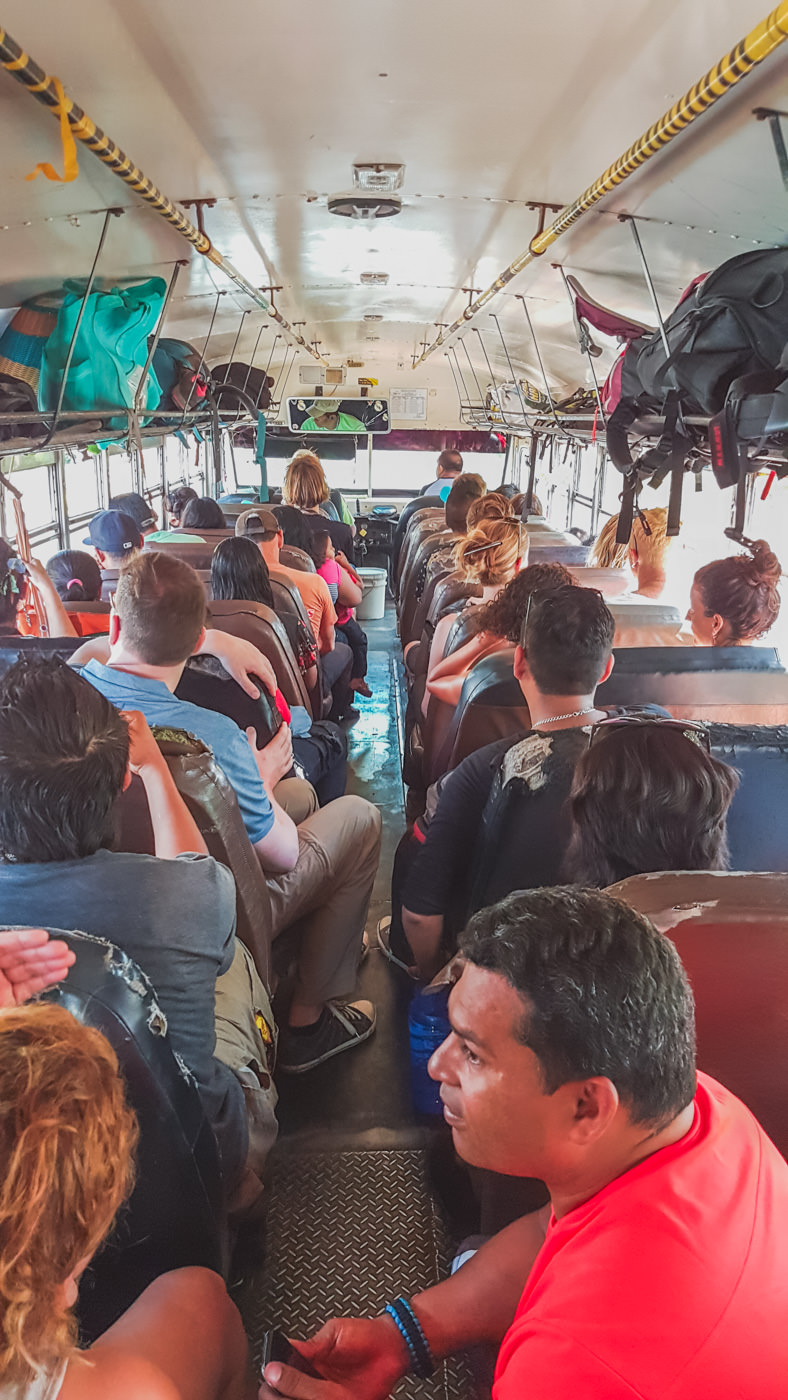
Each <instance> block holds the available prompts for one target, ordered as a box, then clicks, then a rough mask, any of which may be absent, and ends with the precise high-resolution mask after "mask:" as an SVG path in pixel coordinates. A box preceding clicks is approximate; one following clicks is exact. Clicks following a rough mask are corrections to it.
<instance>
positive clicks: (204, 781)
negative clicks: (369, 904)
mask: <svg viewBox="0 0 788 1400" xmlns="http://www.w3.org/2000/svg"><path fill="white" fill-rule="evenodd" d="M153 733H154V736H155V738H156V742H157V743H158V745H159V748H160V749H161V751H162V753H163V754H164V757H165V759H166V760H167V766H168V768H169V770H170V772H171V773H172V776H173V779H174V781H175V786H176V787H177V789H178V791H179V792H180V794H181V796H182V797H183V799H184V801H185V803H186V806H187V807H188V808H189V811H190V812H191V814H192V816H193V817H194V819H195V821H196V823H197V825H198V827H199V829H200V832H201V834H202V836H203V838H204V840H205V844H206V846H207V847H208V850H209V852H210V854H211V855H212V856H213V857H214V858H215V859H216V860H218V861H220V862H221V864H222V865H226V866H227V867H228V869H229V870H230V871H232V874H233V878H234V879H235V890H236V915H237V926H236V933H237V935H238V937H239V938H240V940H241V942H242V943H245V944H246V947H247V948H248V949H249V952H250V953H251V955H252V957H253V959H254V963H255V966H256V968H257V971H258V972H259V974H260V977H261V978H262V980H263V982H264V983H265V985H266V986H267V987H270V985H271V917H270V906H269V900H268V890H267V887H266V883H265V876H264V874H263V871H262V869H261V867H260V862H259V860H258V859H257V855H256V853H255V850H254V848H253V846H252V843H251V841H250V840H249V837H248V835H247V832H246V827H245V826H244V824H243V818H242V816H241V813H240V810H239V807H238V803H237V801H236V797H235V793H234V792H233V789H232V787H231V786H230V784H229V782H228V781H227V779H226V777H225V776H224V773H223V772H222V770H221V768H219V766H218V764H217V763H216V762H215V761H214V757H213V754H212V753H211V750H210V749H209V748H207V747H206V745H205V744H203V743H201V742H200V740H199V739H195V738H194V736H193V735H191V734H187V733H186V731H185V730H183V729H170V728H167V729H164V728H161V727H159V726H154V729H153ZM115 830H116V836H115V849H116V850H119V851H142V852H143V853H145V854H148V855H153V854H154V850H153V828H152V826H151V821H150V814H149V811H148V803H147V799H146V797H145V789H144V788H143V786H142V782H141V781H140V779H138V778H134V779H133V781H132V782H131V784H130V785H129V787H128V788H127V789H126V791H125V792H123V793H121V795H120V797H119V798H118V801H117V803H116V806H115Z"/></svg>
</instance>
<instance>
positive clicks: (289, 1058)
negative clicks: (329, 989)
mask: <svg viewBox="0 0 788 1400" xmlns="http://www.w3.org/2000/svg"><path fill="white" fill-rule="evenodd" d="M374 1029H375V1008H374V1006H373V1005H372V1002H371V1001H350V1002H336V1001H328V1002H326V1004H325V1006H324V1008H323V1012H322V1015H321V1016H320V1019H319V1020H318V1022H317V1024H316V1025H315V1028H314V1031H310V1033H309V1034H308V1035H293V1034H292V1033H290V1032H288V1030H283V1031H282V1034H281V1035H280V1037H279V1054H278V1056H277V1069H280V1070H281V1071H282V1073H283V1074H306V1072H307V1070H310V1069H316V1067H317V1066H318V1065H322V1064H323V1063H324V1061H325V1060H332V1059H333V1058H334V1056H335V1055H341V1054H342V1051H343V1050H352V1049H353V1047H354V1045H360V1044H361V1042H362V1041H364V1040H368V1039H369V1037H370V1036H371V1035H372V1032H373V1031H374Z"/></svg>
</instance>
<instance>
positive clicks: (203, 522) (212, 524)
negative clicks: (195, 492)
mask: <svg viewBox="0 0 788 1400" xmlns="http://www.w3.org/2000/svg"><path fill="white" fill-rule="evenodd" d="M226 526H227V521H226V520H225V518H224V511H223V510H222V508H221V506H220V505H219V502H218V501H215V500H214V499H213V497H212V496H198V497H197V498H196V500H193V501H187V503H186V505H185V507H184V511H183V514H182V516H181V529H183V530H224V529H225V528H226Z"/></svg>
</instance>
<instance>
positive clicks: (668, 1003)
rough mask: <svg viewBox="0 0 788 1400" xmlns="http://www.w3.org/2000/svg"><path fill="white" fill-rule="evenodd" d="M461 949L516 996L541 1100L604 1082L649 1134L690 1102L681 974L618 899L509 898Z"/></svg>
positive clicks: (473, 927)
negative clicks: (584, 1082) (588, 1082)
mask: <svg viewBox="0 0 788 1400" xmlns="http://www.w3.org/2000/svg"><path fill="white" fill-rule="evenodd" d="M578 591H579V590H578ZM460 948H461V951H462V952H463V953H464V954H465V956H466V957H467V958H468V959H469V961H470V962H471V963H473V964H474V965H475V966H476V967H481V968H485V969H486V970H487V971H488V972H494V973H497V974H498V975H499V976H500V977H503V978H505V980H506V981H507V982H508V983H509V985H510V986H511V987H513V988H514V990H515V991H516V992H517V993H518V994H519V995H520V996H521V997H522V999H523V1017H522V1021H521V1023H520V1026H519V1028H518V1031H517V1038H518V1039H519V1040H520V1041H521V1042H522V1044H523V1045H527V1046H528V1048H529V1049H530V1050H532V1051H533V1053H534V1055H535V1056H536V1058H537V1059H538V1061H539V1068H540V1075H541V1079H542V1084H543V1086H544V1091H545V1093H546V1094H553V1093H555V1091H556V1090H557V1089H559V1088H560V1087H561V1085H562V1084H568V1083H571V1082H572V1081H574V1080H581V1079H588V1078H591V1077H594V1076H598V1075H599V1076H604V1077H605V1078H606V1079H610V1080H611V1081H612V1083H613V1084H615V1086H616V1089H617V1090H618V1094H619V1097H620V1099H621V1101H622V1103H623V1104H624V1105H625V1107H626V1109H627V1111H628V1113H629V1116H630V1118H631V1120H632V1122H633V1123H642V1124H645V1125H649V1126H653V1127H654V1128H655V1129H659V1128H662V1127H664V1126H666V1125H667V1124H668V1123H670V1122H671V1121H672V1119H674V1118H675V1117H676V1115H677V1114H679V1113H680V1112H681V1111H682V1109H684V1108H686V1107H687V1104H689V1103H690V1102H691V1101H692V1098H693V1096H694V1094H695V1088H696V1078H695V1007H694V1002H693V998H692V992H691V990H690V986H689V982H688V981H687V976H686V973H685V972H684V968H683V967H682V964H681V959H680V958H679V955H678V952H677V951H676V948H675V946H674V944H673V943H671V941H670V939H669V938H666V937H665V935H664V934H662V933H658V932H657V930H656V929H655V928H654V926H653V925H652V924H650V923H649V921H648V919H645V918H644V917H643V915H642V914H638V913H636V912H635V910H634V909H630V908H629V906H628V905H626V904H624V903H623V902H622V901H621V900H618V899H613V898H612V897H611V896H610V895H608V894H603V893H602V892H601V891H598V890H578V889H572V888H571V887H566V886H558V887H556V888H553V889H541V890H520V891H518V892H517V893H516V894H510V895H507V897H506V899H502V900H501V901H500V903H499V904H494V905H493V906H492V907H491V908H490V909H482V910H481V911H480V912H479V913H478V914H475V915H474V916H473V918H472V919H471V921H470V923H469V925H468V927H467V929H466V930H465V933H464V934H463V935H462V936H461V939H460Z"/></svg>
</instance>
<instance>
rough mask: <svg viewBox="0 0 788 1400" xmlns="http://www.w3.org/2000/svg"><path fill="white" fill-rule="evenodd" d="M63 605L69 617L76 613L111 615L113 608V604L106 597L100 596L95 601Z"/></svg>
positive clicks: (91, 615) (92, 615)
mask: <svg viewBox="0 0 788 1400" xmlns="http://www.w3.org/2000/svg"><path fill="white" fill-rule="evenodd" d="M63 607H64V608H65V610H66V612H67V613H68V615H69V617H73V616H74V614H75V613H86V614H87V615H88V616H89V617H94V616H98V615H104V616H106V617H109V614H110V612H111V610H112V605H111V604H110V602H109V600H108V599H106V598H99V599H97V600H96V601H95V602H93V603H88V602H84V603H64V604H63Z"/></svg>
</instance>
